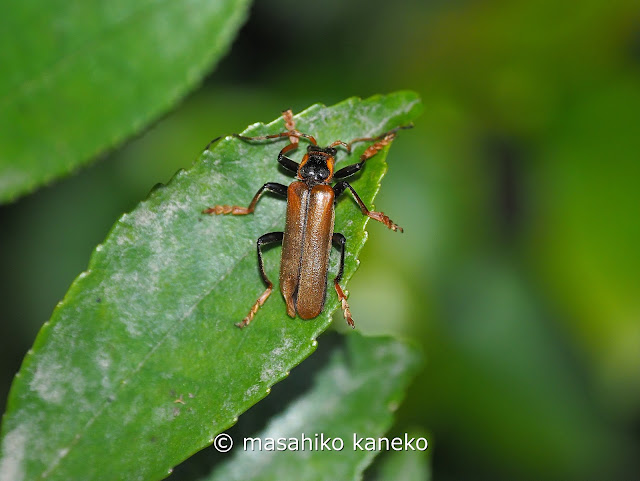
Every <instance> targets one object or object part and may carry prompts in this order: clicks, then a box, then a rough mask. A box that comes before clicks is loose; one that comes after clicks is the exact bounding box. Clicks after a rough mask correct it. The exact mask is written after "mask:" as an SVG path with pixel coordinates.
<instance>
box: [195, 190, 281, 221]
mask: <svg viewBox="0 0 640 481" xmlns="http://www.w3.org/2000/svg"><path fill="white" fill-rule="evenodd" d="M265 190H268V191H269V192H273V193H274V194H278V195H281V196H283V197H285V198H286V197H287V186H286V185H282V184H278V183H276V182H267V183H266V184H264V185H263V186H262V187H260V189H259V190H258V192H256V195H254V196H253V200H252V201H251V204H249V207H240V206H238V205H214V206H213V207H209V208H208V209H205V210H203V211H202V213H203V214H216V215H219V214H233V215H245V214H251V213H252V212H253V211H254V210H255V208H256V204H257V203H258V200H259V199H260V197H261V196H262V194H263V193H264V191H265Z"/></svg>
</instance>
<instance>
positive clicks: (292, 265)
mask: <svg viewBox="0 0 640 481" xmlns="http://www.w3.org/2000/svg"><path fill="white" fill-rule="evenodd" d="M282 115H283V118H284V120H285V126H286V128H287V131H286V132H281V133H277V134H272V135H263V136H258V137H245V136H243V135H239V134H233V136H234V137H236V138H238V139H241V140H243V141H260V140H269V139H280V138H284V137H288V138H289V142H290V143H289V144H288V145H287V146H285V147H284V148H283V149H282V150H281V151H280V153H279V154H278V162H279V163H280V165H281V166H282V167H284V168H285V169H286V170H287V171H289V172H292V173H294V174H295V176H296V179H295V180H294V181H293V182H292V183H291V184H290V185H289V186H288V187H287V186H286V185H283V184H279V183H276V182H267V183H266V184H264V185H263V186H262V187H261V188H260V189H259V190H258V192H257V193H256V194H255V195H254V196H253V200H252V201H251V203H250V204H249V206H248V207H241V206H237V205H233V206H230V205H216V206H214V207H210V208H208V209H205V210H203V211H202V212H203V213H204V214H216V215H219V214H232V215H246V214H251V213H252V212H253V211H254V209H255V207H256V204H257V203H258V200H259V199H260V197H261V196H262V194H263V193H264V192H265V191H269V192H272V193H274V194H276V195H279V196H282V197H284V198H286V199H287V214H286V223H285V230H284V232H270V233H268V234H264V235H263V236H261V237H260V238H258V242H257V250H258V265H259V268H260V275H261V276H262V279H263V281H264V283H265V284H266V286H267V288H266V290H265V291H264V292H263V293H262V295H261V296H260V297H258V299H257V300H256V302H255V304H254V305H253V307H252V308H251V310H250V311H249V314H248V315H247V316H246V317H245V318H244V319H243V320H242V321H241V322H238V323H237V324H236V326H238V327H240V328H242V327H245V326H248V325H249V323H250V322H251V321H252V320H253V318H254V316H255V315H256V313H257V312H258V310H259V309H260V307H261V306H262V305H263V304H264V303H265V301H266V300H267V298H268V297H269V295H270V294H271V291H272V290H273V283H272V282H271V281H270V280H269V278H268V277H267V274H266V273H265V271H264V263H263V260H262V247H263V246H264V245H266V244H272V243H277V242H279V243H282V257H281V261H280V291H281V292H282V296H283V297H284V300H285V302H286V305H287V314H288V315H289V316H291V317H295V316H296V313H297V314H298V315H299V316H300V318H302V319H313V318H314V317H316V316H318V315H319V314H320V313H321V312H322V310H323V308H324V303H325V299H326V294H327V277H328V270H329V254H330V252H331V247H332V245H334V244H335V245H336V246H338V247H339V248H340V267H339V269H338V274H337V275H336V277H335V278H334V280H333V285H334V288H335V290H336V293H337V294H338V298H339V299H340V303H341V307H342V311H343V314H344V318H345V319H346V321H347V323H348V324H349V325H350V326H351V327H352V328H353V327H355V324H354V322H353V319H352V317H351V311H350V310H349V304H348V303H347V297H346V295H345V294H344V292H343V290H342V288H341V287H340V284H339V282H340V280H341V279H342V274H343V271H344V256H345V246H346V238H345V236H344V235H342V234H340V233H338V232H334V231H333V228H334V218H335V203H336V200H337V198H338V197H339V196H340V195H341V194H343V193H344V192H345V191H347V190H348V191H350V192H351V194H352V195H353V198H354V199H355V201H356V202H357V203H358V205H359V206H360V210H361V211H362V213H363V214H364V215H366V216H369V217H370V218H372V219H374V220H377V221H378V222H381V223H383V224H384V225H386V226H387V227H388V228H389V229H391V230H393V231H399V232H402V227H400V226H398V225H397V224H395V223H393V222H392V221H391V219H389V217H387V216H386V215H385V214H384V213H382V212H374V211H370V210H369V209H367V207H366V205H365V204H364V202H363V201H362V199H360V197H359V196H358V194H357V192H356V191H355V190H354V188H353V187H352V186H351V185H350V184H349V183H348V182H346V181H345V180H343V179H346V178H348V177H350V176H352V175H354V174H355V173H356V172H358V171H359V170H360V169H362V168H363V167H364V165H365V162H366V161H367V160H368V159H370V158H371V157H373V156H374V155H376V154H377V153H378V152H379V151H380V150H382V148H384V147H385V146H387V145H389V144H390V143H391V142H392V141H393V139H394V138H395V136H396V133H397V132H398V130H400V129H407V128H411V127H413V126H412V125H407V126H401V127H396V128H395V129H392V130H390V131H388V132H385V133H383V134H381V135H378V136H377V137H361V138H357V139H354V140H352V141H351V142H343V141H341V140H336V141H335V142H333V143H331V144H330V145H329V146H328V147H320V146H319V145H318V143H317V142H316V139H315V138H314V137H312V136H311V135H309V134H304V133H302V132H299V131H298V130H296V128H295V123H294V120H293V114H292V112H291V111H290V110H287V111H284V112H283V113H282ZM299 139H305V140H307V141H308V142H309V145H308V146H307V149H306V150H307V151H306V153H305V154H304V156H303V157H302V160H301V162H300V163H298V162H295V161H294V160H292V159H290V158H289V157H287V155H286V154H287V153H289V152H290V151H292V150H294V149H296V148H297V147H298V142H299ZM216 140H218V139H215V140H213V141H212V142H211V143H213V142H215V141H216ZM356 142H374V143H373V144H372V145H370V146H369V147H368V148H367V149H366V150H365V151H364V153H363V154H362V155H361V156H360V160H359V162H357V163H355V164H351V165H347V166H346V167H343V168H341V169H339V170H337V171H335V172H334V166H335V160H336V153H337V149H336V147H338V146H340V147H344V148H345V149H346V151H347V152H348V153H351V146H352V145H353V144H354V143H356ZM211 143H210V144H209V145H211ZM332 181H338V182H336V183H335V185H333V187H332V186H331V185H330V183H331V182H332Z"/></svg>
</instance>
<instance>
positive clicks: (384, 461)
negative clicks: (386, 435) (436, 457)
mask: <svg viewBox="0 0 640 481" xmlns="http://www.w3.org/2000/svg"><path fill="white" fill-rule="evenodd" d="M409 437H411V438H416V439H418V438H419V437H424V438H425V439H427V438H426V434H425V433H424V432H422V431H409ZM372 469H375V475H374V476H373V477H371V478H369V477H366V479H372V480H375V481H396V480H397V479H398V478H399V477H400V473H402V476H401V477H402V481H431V467H430V465H429V456H428V451H409V450H406V451H405V450H402V451H390V452H389V453H387V454H385V455H383V456H381V457H380V458H378V459H377V460H376V464H374V466H373V468H372Z"/></svg>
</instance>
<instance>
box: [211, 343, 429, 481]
mask: <svg viewBox="0 0 640 481" xmlns="http://www.w3.org/2000/svg"><path fill="white" fill-rule="evenodd" d="M419 359H420V356H419V355H418V353H417V352H416V351H415V350H414V349H413V348H410V347H409V346H407V345H406V344H404V343H401V342H398V341H395V340H393V339H391V338H385V337H382V338H367V337H362V336H360V335H359V334H355V333H354V334H353V335H349V336H347V346H346V349H340V350H337V351H336V352H334V353H333V356H332V358H331V360H330V362H329V364H328V365H327V366H326V367H325V368H324V369H323V370H322V371H321V372H320V373H319V374H318V375H317V377H316V379H315V382H314V385H313V387H312V389H311V390H310V392H308V393H306V394H305V395H303V396H302V397H300V398H299V399H297V400H295V402H293V403H292V404H291V405H289V406H288V407H287V409H286V410H285V411H284V412H283V413H282V414H280V415H278V416H276V417H275V418H273V419H272V420H271V422H270V423H269V425H268V426H267V427H266V428H265V429H264V431H262V432H261V433H258V434H256V435H255V436H251V437H250V438H244V439H239V440H235V445H234V448H233V451H234V453H235V454H234V456H233V458H232V459H230V460H229V461H228V462H226V463H225V464H223V465H222V466H220V467H219V468H217V469H216V470H214V472H213V473H212V475H211V476H210V477H207V478H206V479H207V480H209V481H217V480H229V481H231V480H245V479H251V480H264V481H267V480H281V479H296V480H305V479H309V480H314V481H321V480H329V481H333V480H336V479H340V480H348V479H354V480H358V479H361V478H362V473H363V472H364V470H365V468H366V467H367V466H368V465H369V464H370V463H371V461H372V460H373V458H374V457H375V456H376V455H377V454H378V453H379V451H376V450H371V449H370V448H371V444H369V445H367V438H374V439H378V438H380V437H381V436H383V435H384V433H385V432H386V431H387V430H388V429H389V428H390V427H391V424H392V421H393V411H395V409H396V408H397V407H398V406H399V404H400V402H401V401H402V398H403V397H404V393H405V390H406V388H407V386H408V384H409V381H410V380H411V378H412V377H413V375H414V374H415V371H416V367H417V366H418V364H419ZM303 437H304V438H307V440H304V438H303ZM245 439H246V440H247V441H246V444H245ZM279 439H281V440H282V441H281V442H282V443H283V444H285V445H287V446H289V449H287V450H282V449H280V450H275V449H274V448H273V447H272V448H270V445H271V446H275V447H276V448H277V447H278V445H277V444H273V443H277V442H278V440H279ZM391 439H393V437H391ZM323 442H324V444H323ZM270 443H271V444H270ZM296 446H297V448H296ZM281 447H282V445H280V448H281ZM368 448H369V449H368ZM411 454H415V453H411ZM396 479H397V477H396Z"/></svg>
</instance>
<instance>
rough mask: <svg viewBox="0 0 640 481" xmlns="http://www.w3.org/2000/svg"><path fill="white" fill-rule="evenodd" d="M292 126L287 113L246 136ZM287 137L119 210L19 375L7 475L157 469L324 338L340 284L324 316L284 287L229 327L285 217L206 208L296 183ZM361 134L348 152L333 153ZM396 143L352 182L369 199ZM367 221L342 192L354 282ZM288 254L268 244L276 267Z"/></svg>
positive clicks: (312, 126) (202, 164)
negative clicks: (309, 311)
mask: <svg viewBox="0 0 640 481" xmlns="http://www.w3.org/2000/svg"><path fill="white" fill-rule="evenodd" d="M420 109H421V104H420V100H419V99H418V98H417V96H416V95H415V94H413V93H411V92H399V93H395V94H391V95H388V96H376V97H372V98H370V99H368V100H364V101H363V100H359V99H349V100H346V101H344V102H342V103H340V104H338V105H336V106H334V107H330V108H326V107H324V106H321V105H314V106H312V107H310V108H309V109H308V110H306V111H305V112H303V113H302V114H300V115H298V116H296V121H297V127H298V128H299V129H300V130H301V131H303V132H308V133H312V134H314V135H315V136H316V138H317V139H318V141H319V143H321V144H326V143H328V142H330V141H332V140H334V139H338V138H342V139H352V138H356V137H361V136H370V135H376V134H379V133H381V132H384V131H386V130H388V129H390V128H392V127H395V126H397V125H402V124H407V123H408V122H410V121H412V120H413V119H414V118H415V117H416V116H417V115H418V113H419V111H420ZM282 129H283V122H282V119H277V120H275V121H274V122H272V123H271V124H269V125H266V126H265V125H262V124H255V125H253V126H252V127H251V128H249V129H247V130H246V131H245V134H246V135H262V134H267V133H274V132H278V131H281V130H282ZM410 134H411V132H410V131H408V132H404V131H403V132H402V133H401V135H399V138H398V139H396V141H402V137H403V136H404V135H410ZM284 142H286V140H284V141H276V142H266V143H264V144H260V143H258V144H255V143H254V144H248V143H245V142H242V141H240V140H238V139H235V138H233V137H227V138H226V139H223V140H222V141H220V142H219V143H218V144H217V145H216V146H215V148H214V149H213V150H212V151H205V152H204V153H203V154H202V155H201V157H200V158H199V159H198V161H197V162H196V163H195V164H194V166H193V167H192V168H191V169H190V170H189V171H188V172H186V171H180V172H178V173H177V174H176V176H175V177H174V178H173V179H172V180H171V182H170V183H169V184H168V185H167V186H164V187H160V188H157V189H155V190H154V191H153V192H152V194H151V195H150V196H149V198H148V199H147V200H145V201H143V202H141V203H140V205H139V206H138V207H137V208H136V209H134V210H133V211H132V212H131V213H129V214H125V215H124V216H122V218H121V219H120V220H119V221H118V222H117V223H116V224H115V226H114V227H113V229H112V231H111V232H110V234H109V235H108V237H107V239H106V240H105V242H104V244H102V245H99V246H98V247H97V248H96V250H95V252H94V253H93V255H92V257H91V260H90V263H89V267H88V270H87V271H86V272H84V273H83V274H81V275H80V276H79V277H78V278H77V279H76V280H75V281H74V282H73V284H72V285H71V287H70V289H69V291H68V292H67V294H66V296H65V298H64V299H63V301H62V302H61V303H60V304H59V305H58V306H57V307H56V309H55V310H54V312H53V314H52V317H51V319H50V321H49V322H47V323H45V325H44V327H43V328H42V330H41V331H40V333H39V334H38V337H37V339H36V341H35V344H34V346H33V349H32V350H31V351H30V352H29V354H28V355H27V356H26V358H25V360H24V362H23V365H22V367H21V370H20V372H19V373H18V374H17V376H16V379H15V381H14V384H13V386H12V389H11V392H10V395H9V400H8V408H7V413H6V414H5V417H4V422H3V426H2V444H1V448H0V449H1V457H0V473H1V474H0V479H1V480H3V481H4V480H5V479H11V480H20V479H39V478H42V479H60V480H68V479H97V478H101V479H105V478H107V479H160V478H162V477H164V476H166V475H167V474H168V473H169V471H170V469H171V468H172V467H173V466H174V465H175V464H177V463H179V462H180V461H182V460H183V459H185V458H187V457H188V456H189V455H191V454H192V453H194V452H196V451H198V450H200V449H201V448H203V447H204V446H206V445H208V444H211V442H212V441H213V438H214V436H215V435H216V434H217V433H219V432H221V431H222V430H224V429H226V428H227V427H229V426H230V425H232V424H233V423H234V422H235V420H236V417H237V416H238V415H239V414H241V413H242V412H244V411H245V410H246V409H248V408H249V407H250V406H252V405H253V404H255V403H256V402H257V401H259V400H260V399H262V398H263V397H264V396H266V395H267V393H268V391H269V388H270V386H272V385H273V384H274V383H276V382H277V381H279V380H280V379H282V378H283V377H285V376H286V375H287V373H288V371H289V370H290V369H291V368H292V367H293V366H295V365H296V364H298V363H299V362H300V361H301V360H302V359H304V358H305V357H307V356H308V355H309V354H310V353H311V352H312V351H313V350H314V347H315V345H316V341H315V339H316V337H317V336H318V335H319V334H320V333H321V332H322V331H324V330H325V329H326V328H327V326H328V325H329V323H330V321H331V313H332V312H333V311H334V310H335V308H336V307H337V305H338V302H337V298H336V295H335V292H334V291H333V290H330V291H329V294H328V297H327V305H326V306H325V310H324V312H323V313H322V314H321V315H320V316H318V317H317V318H316V319H313V320H310V321H303V320H300V319H299V318H295V319H291V318H289V317H288V316H287V315H286V311H285V307H284V301H283V299H282V296H280V294H279V293H278V292H277V291H276V292H274V294H273V295H272V296H271V297H270V298H269V299H268V301H267V302H266V303H265V305H264V306H263V308H262V309H261V310H260V311H259V312H258V314H257V316H256V318H255V319H254V321H253V323H252V324H251V325H250V326H249V327H248V328H245V329H243V330H240V329H238V328H237V327H235V326H234V322H237V321H240V320H241V319H242V318H243V317H244V316H245V315H246V314H247V313H248V310H249V308H250V307H251V306H252V305H253V303H254V302H255V300H256V297H257V296H258V295H259V294H260V293H261V292H262V291H263V289H264V284H263V283H262V281H261V279H260V276H259V273H258V269H257V262H256V251H255V241H256V239H257V238H258V237H259V236H260V235H262V234H264V233H266V232H271V231H277V230H282V229H283V227H284V218H283V213H284V207H285V205H284V203H283V202H281V201H279V200H277V199H274V198H269V197H268V196H265V198H263V199H262V200H261V201H260V203H259V205H258V208H257V210H256V212H255V214H254V215H251V216H240V217H233V216H206V215H203V214H201V211H202V209H203V208H205V207H207V206H211V205H215V204H222V203H227V204H238V205H247V204H248V202H249V200H250V199H251V197H252V196H253V195H254V193H255V192H256V191H257V190H258V188H259V187H260V186H262V184H263V183H264V182H266V181H276V182H283V183H286V182H289V181H290V180H291V178H290V177H287V176H285V175H284V174H283V173H281V172H280V171H279V169H278V167H277V162H276V156H277V153H278V151H279V150H280V149H281V148H282V147H283V146H284V145H286V144H285V143H284ZM365 147H366V145H358V148H357V149H354V152H353V154H352V155H351V156H350V157H349V158H347V155H346V154H344V153H341V154H339V156H338V166H340V165H345V164H346V163H351V162H353V161H354V159H357V158H358V156H359V155H360V154H361V153H362V152H363V150H364V149H365ZM387 150H388V149H387V148H385V149H383V150H382V151H381V152H380V154H378V155H376V156H374V157H373V158H372V159H370V160H369V161H368V162H367V165H366V167H365V168H364V169H363V171H362V174H361V175H360V176H359V177H358V178H357V179H356V180H355V181H354V182H353V186H354V188H355V189H357V191H358V192H359V194H360V195H361V197H362V199H363V201H364V202H366V203H367V205H369V206H370V207H371V203H372V200H373V197H374V195H375V193H376V192H377V190H378V188H379V182H380V179H381V178H382V176H383V174H384V171H385V168H386V167H385V163H384V158H385V156H386V152H387ZM298 155H301V154H298ZM294 158H295V156H294ZM398 214H400V213H398ZM396 217H397V216H396ZM367 219H368V218H366V217H364V216H363V215H362V214H361V213H360V211H359V209H358V208H357V206H356V205H355V204H354V202H353V201H351V200H350V199H342V200H341V201H340V202H339V203H338V206H337V209H336V231H337V232H342V233H343V234H345V236H346V238H347V246H346V249H347V257H346V263H345V282H346V280H347V279H349V277H351V275H352V274H353V272H354V271H355V269H356V264H357V260H356V255H357V254H358V252H359V251H360V249H361V247H362V245H363V243H364V240H365V236H366V234H365V232H364V226H365V224H366V220H367ZM395 220H398V221H401V218H396V219H395ZM384 234H386V235H398V234H397V233H393V232H390V231H389V232H384ZM278 252H279V249H271V250H270V251H268V252H267V253H266V256H265V260H266V270H267V273H268V275H269V276H270V277H271V278H272V279H275V278H277V269H278V267H277V265H278V259H277V254H278ZM334 260H335V256H334ZM331 272H336V265H335V262H334V263H333V265H332V267H331ZM372 302H375V299H373V300H372ZM354 314H355V315H354V318H355V320H356V323H357V321H358V318H357V313H354ZM176 401H177V402H176ZM106 473H110V474H109V476H107V475H106Z"/></svg>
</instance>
